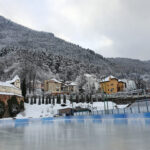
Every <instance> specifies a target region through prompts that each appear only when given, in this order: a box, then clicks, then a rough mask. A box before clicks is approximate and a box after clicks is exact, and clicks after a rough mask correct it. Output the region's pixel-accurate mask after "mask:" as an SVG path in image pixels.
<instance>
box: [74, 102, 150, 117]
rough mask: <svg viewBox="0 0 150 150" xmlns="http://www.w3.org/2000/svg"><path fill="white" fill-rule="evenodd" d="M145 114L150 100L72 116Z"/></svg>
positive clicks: (149, 105)
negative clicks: (124, 106)
mask: <svg viewBox="0 0 150 150" xmlns="http://www.w3.org/2000/svg"><path fill="white" fill-rule="evenodd" d="M147 112H150V100H137V101H136V102H135V103H133V104H131V105H130V106H128V107H126V108H120V109H119V108H115V109H108V110H107V109H105V110H92V111H91V112H88V111H87V112H75V113H74V115H75V116H79V115H104V114H136V113H147Z"/></svg>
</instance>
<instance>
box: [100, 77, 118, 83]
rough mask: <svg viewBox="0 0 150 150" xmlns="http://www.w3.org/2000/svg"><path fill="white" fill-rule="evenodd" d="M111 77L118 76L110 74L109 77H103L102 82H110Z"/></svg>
mask: <svg viewBox="0 0 150 150" xmlns="http://www.w3.org/2000/svg"><path fill="white" fill-rule="evenodd" d="M110 78H111V79H117V78H116V77H114V76H112V75H110V76H108V77H107V78H104V79H102V80H101V81H100V82H108V81H109V79H110ZM117 80H118V79H117Z"/></svg>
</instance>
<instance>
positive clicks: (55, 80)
mask: <svg viewBox="0 0 150 150" xmlns="http://www.w3.org/2000/svg"><path fill="white" fill-rule="evenodd" d="M50 81H54V82H56V83H62V82H60V81H58V80H57V79H55V78H53V79H51V80H50Z"/></svg>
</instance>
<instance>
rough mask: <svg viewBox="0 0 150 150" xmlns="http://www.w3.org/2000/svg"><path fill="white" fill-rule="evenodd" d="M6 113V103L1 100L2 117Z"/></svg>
mask: <svg viewBox="0 0 150 150" xmlns="http://www.w3.org/2000/svg"><path fill="white" fill-rule="evenodd" d="M4 113H5V103H4V102H3V101H0V118H2V117H3V116H4Z"/></svg>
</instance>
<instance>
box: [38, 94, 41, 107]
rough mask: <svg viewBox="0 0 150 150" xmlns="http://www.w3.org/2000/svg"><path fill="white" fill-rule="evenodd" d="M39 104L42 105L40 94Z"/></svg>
mask: <svg viewBox="0 0 150 150" xmlns="http://www.w3.org/2000/svg"><path fill="white" fill-rule="evenodd" d="M38 105H41V97H40V96H39V102H38Z"/></svg>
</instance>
